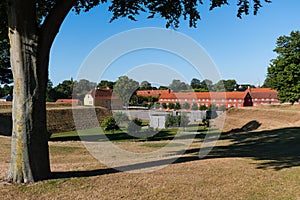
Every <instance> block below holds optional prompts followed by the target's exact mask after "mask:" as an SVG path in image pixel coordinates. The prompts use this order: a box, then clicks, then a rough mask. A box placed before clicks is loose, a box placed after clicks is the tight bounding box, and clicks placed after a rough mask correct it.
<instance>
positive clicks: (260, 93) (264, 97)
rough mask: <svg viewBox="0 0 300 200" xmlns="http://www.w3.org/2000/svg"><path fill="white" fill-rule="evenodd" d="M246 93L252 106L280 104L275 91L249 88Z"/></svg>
mask: <svg viewBox="0 0 300 200" xmlns="http://www.w3.org/2000/svg"><path fill="white" fill-rule="evenodd" d="M247 92H249V94H250V96H251V98H252V102H253V106H258V105H260V104H279V103H280V101H279V100H278V98H277V91H276V90H272V89H271V88H249V89H247Z"/></svg>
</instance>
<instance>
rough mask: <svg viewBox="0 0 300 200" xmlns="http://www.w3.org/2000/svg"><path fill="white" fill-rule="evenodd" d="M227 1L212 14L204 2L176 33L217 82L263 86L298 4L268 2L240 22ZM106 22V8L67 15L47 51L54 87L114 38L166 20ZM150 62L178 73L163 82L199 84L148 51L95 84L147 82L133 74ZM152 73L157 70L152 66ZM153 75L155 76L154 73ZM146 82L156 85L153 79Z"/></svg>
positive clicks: (124, 60) (174, 62) (187, 71)
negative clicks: (202, 57)
mask: <svg viewBox="0 0 300 200" xmlns="http://www.w3.org/2000/svg"><path fill="white" fill-rule="evenodd" d="M205 2H206V1H205ZM231 2H232V3H231V5H229V6H223V7H222V8H218V9H215V10H213V11H208V6H209V5H208V3H206V4H205V5H202V6H201V7H200V12H201V18H202V20H200V21H199V22H198V26H197V28H189V27H188V22H186V21H183V20H182V21H181V24H180V27H179V28H178V29H177V30H176V31H178V32H180V33H182V34H185V35H187V36H188V37H190V38H191V39H193V40H195V41H196V42H197V43H198V44H199V45H201V46H202V47H203V49H204V50H205V51H206V52H207V53H208V54H209V56H210V57H211V59H212V60H213V62H214V63H215V65H216V67H217V69H218V71H219V73H220V78H222V79H235V80H237V81H238V83H250V84H254V85H258V84H259V83H260V84H262V83H263V81H264V79H265V76H266V73H267V67H268V65H269V63H270V60H271V59H272V58H275V57H276V54H275V53H273V49H274V48H275V46H276V39H277V38H278V37H279V36H281V35H288V34H289V33H290V32H291V31H292V30H300V12H299V9H300V1H299V0H285V1H283V0H273V2H272V3H271V4H264V7H263V8H261V9H260V11H259V13H258V15H257V16H253V15H248V16H244V17H243V19H239V18H237V17H236V12H237V7H236V6H235V2H236V1H231ZM110 18H111V13H109V12H108V11H107V4H104V5H100V6H98V7H96V8H94V9H92V10H91V11H90V12H88V13H81V14H80V15H76V14H75V13H73V12H71V13H70V14H69V15H68V17H67V18H66V20H65V22H64V23H63V25H62V27H61V30H60V32H59V34H58V36H57V38H56V39H55V41H54V44H53V47H52V50H51V57H50V70H49V74H50V79H51V80H52V82H53V83H54V85H57V84H58V83H59V82H61V81H63V80H65V79H69V78H70V77H73V78H74V79H76V77H77V74H78V71H79V69H80V67H81V66H82V64H83V63H84V61H85V60H86V59H87V57H88V56H89V55H90V53H91V52H92V50H93V49H95V48H96V47H97V45H99V44H101V43H103V42H104V41H106V40H107V39H108V38H110V37H112V36H114V35H115V34H119V33H121V32H123V31H127V30H131V29H135V28H144V27H158V28H164V27H165V21H164V20H163V19H161V18H160V17H156V18H154V19H146V15H141V16H139V17H138V18H137V19H138V21H137V22H133V21H130V20H128V19H118V20H116V21H114V22H112V23H109V19H110ZM99 59H101V56H99ZM149 63H156V67H157V66H158V64H161V65H162V66H167V67H171V68H172V69H174V70H173V71H176V72H177V75H178V76H176V75H175V74H174V73H170V74H169V76H165V77H164V76H162V77H163V78H162V79H166V80H164V81H165V82H166V83H167V82H171V80H172V78H178V79H182V80H183V81H186V82H189V81H190V80H191V79H192V78H194V77H195V78H198V79H203V77H201V76H199V74H196V73H195V72H194V71H193V70H192V68H191V67H190V66H189V65H188V64H187V63H186V62H185V61H183V60H182V59H181V60H180V59H178V58H171V57H170V55H169V54H168V53H166V52H161V51H149V50H144V51H141V52H131V53H129V54H127V55H123V56H122V57H121V58H119V59H118V60H116V61H114V62H113V63H112V64H111V66H110V67H109V68H108V70H106V72H105V73H104V74H102V76H99V79H108V80H113V81H115V80H116V79H117V77H118V76H121V75H128V76H130V77H131V78H134V79H136V80H138V81H142V80H144V79H145V80H146V79H148V78H149V76H145V77H143V76H138V75H137V74H138V73H140V72H138V71H143V70H137V72H136V73H133V71H134V69H136V68H138V67H139V66H144V67H145V69H146V68H151V66H150V65H149ZM153 69H156V68H155V66H154V67H153ZM165 69H166V68H165ZM165 69H164V70H162V72H163V73H165V71H166V70H165ZM146 71H147V70H146ZM155 73H156V74H160V71H159V69H158V68H157V71H156V72H155ZM135 75H136V76H135ZM160 75H161V74H160ZM148 81H150V82H153V83H154V82H157V81H155V80H154V79H153V80H148ZM161 83H164V82H163V81H161Z"/></svg>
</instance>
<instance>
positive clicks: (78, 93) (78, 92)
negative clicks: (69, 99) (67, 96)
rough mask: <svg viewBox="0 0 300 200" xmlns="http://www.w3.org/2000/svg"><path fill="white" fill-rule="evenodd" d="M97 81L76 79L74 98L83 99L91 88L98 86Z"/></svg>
mask: <svg viewBox="0 0 300 200" xmlns="http://www.w3.org/2000/svg"><path fill="white" fill-rule="evenodd" d="M96 85H97V83H94V82H90V81H89V80H86V79H81V80H79V81H75V82H74V84H73V91H72V96H73V98H76V99H79V100H80V101H83V99H84V96H85V95H86V93H87V92H88V91H90V90H91V89H94V88H95V87H96Z"/></svg>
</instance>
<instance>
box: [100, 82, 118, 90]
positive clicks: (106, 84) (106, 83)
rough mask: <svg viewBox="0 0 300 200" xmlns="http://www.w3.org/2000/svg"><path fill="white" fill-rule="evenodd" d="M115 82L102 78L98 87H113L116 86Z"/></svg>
mask: <svg viewBox="0 0 300 200" xmlns="http://www.w3.org/2000/svg"><path fill="white" fill-rule="evenodd" d="M114 84H115V82H113V81H108V80H101V81H100V83H99V84H98V85H97V87H98V88H100V89H107V88H109V89H113V88H114Z"/></svg>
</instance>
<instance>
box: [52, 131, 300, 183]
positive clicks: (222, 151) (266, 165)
mask: <svg viewBox="0 0 300 200" xmlns="http://www.w3.org/2000/svg"><path fill="white" fill-rule="evenodd" d="M162 134H163V133H162ZM200 135H201V134H200ZM220 140H228V141H230V144H229V145H226V146H217V147H214V148H213V150H212V151H211V152H210V153H209V154H208V155H207V156H206V157H205V158H204V159H212V158H233V157H239V158H250V159H253V160H258V161H261V162H258V163H256V165H257V168H258V169H274V170H281V169H284V168H290V167H295V166H300V127H291V128H282V129H276V130H269V131H258V132H227V133H223V134H222V136H221V137H220ZM199 150H200V149H199V148H195V149H189V150H187V151H186V152H185V153H184V154H185V155H184V157H180V158H179V159H177V160H176V161H175V162H173V163H171V164H177V163H185V162H191V161H195V160H199V157H198V153H199ZM170 161H171V159H162V160H159V161H151V162H144V163H139V164H133V165H127V166H122V167H120V168H115V169H112V168H108V169H99V170H91V171H73V172H53V178H70V177H89V176H98V175H103V174H112V173H118V172H120V171H121V169H122V171H123V170H126V171H131V170H138V169H145V168H150V167H158V166H163V165H168V164H170Z"/></svg>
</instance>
